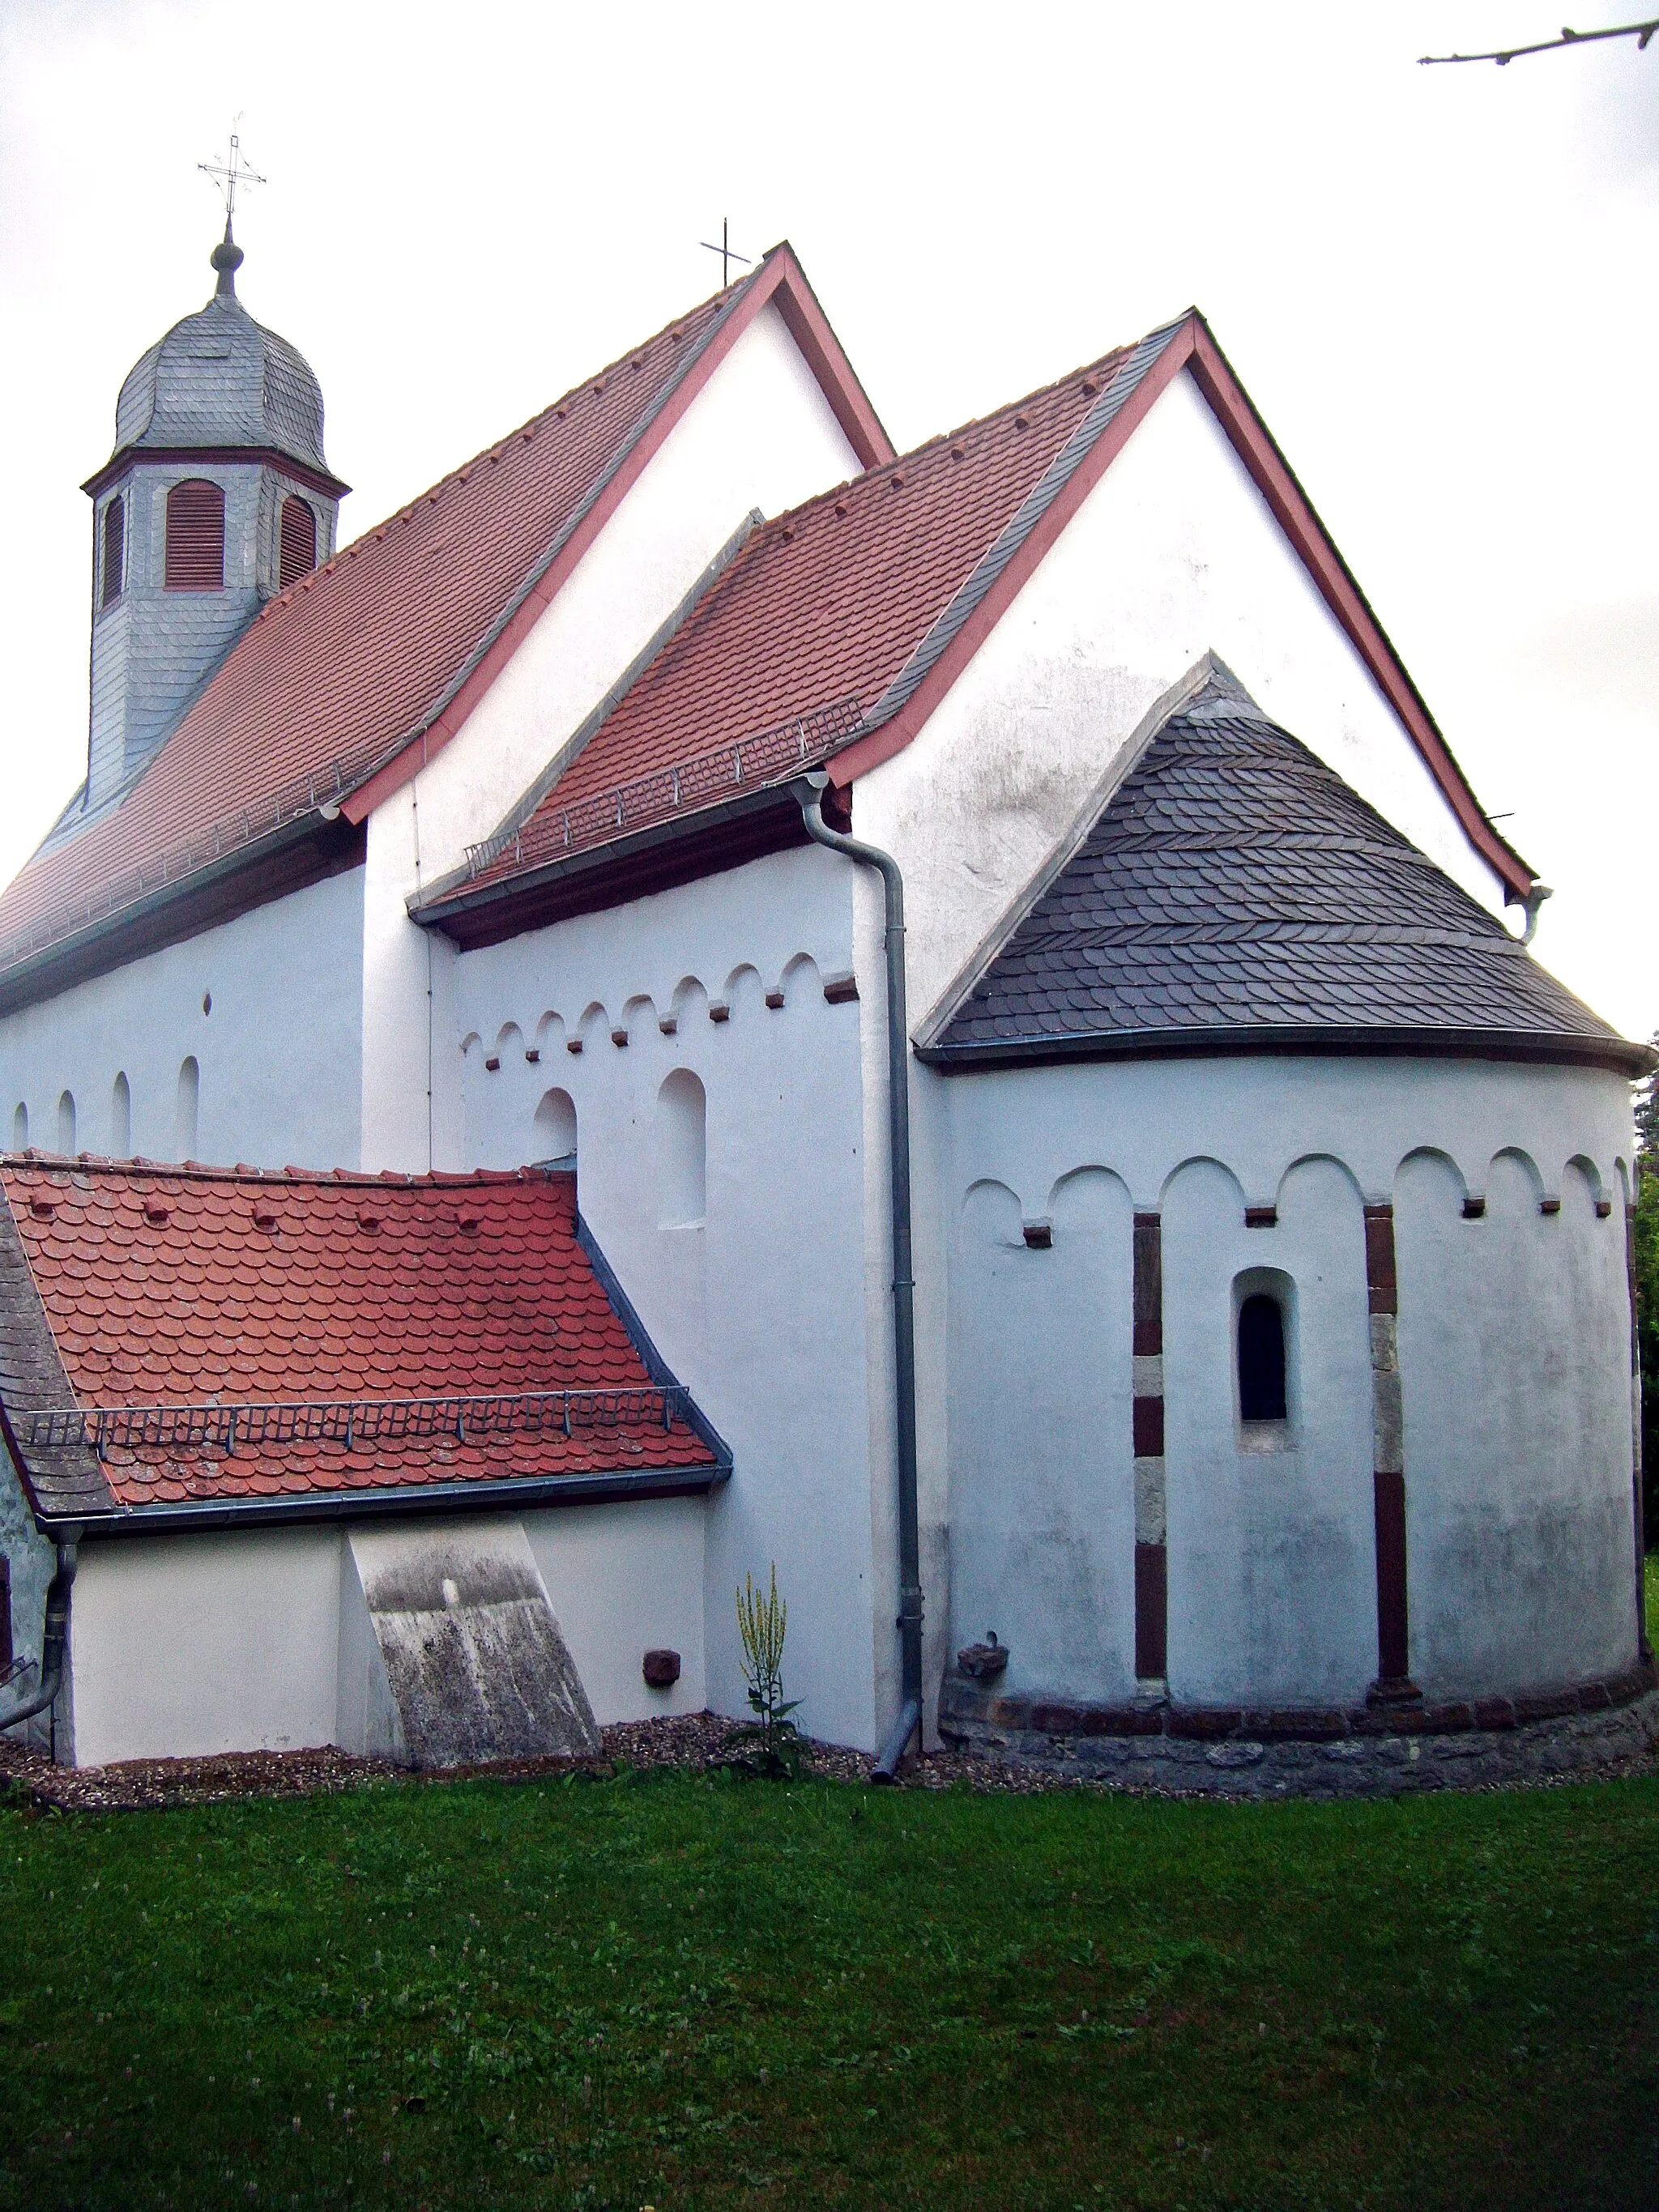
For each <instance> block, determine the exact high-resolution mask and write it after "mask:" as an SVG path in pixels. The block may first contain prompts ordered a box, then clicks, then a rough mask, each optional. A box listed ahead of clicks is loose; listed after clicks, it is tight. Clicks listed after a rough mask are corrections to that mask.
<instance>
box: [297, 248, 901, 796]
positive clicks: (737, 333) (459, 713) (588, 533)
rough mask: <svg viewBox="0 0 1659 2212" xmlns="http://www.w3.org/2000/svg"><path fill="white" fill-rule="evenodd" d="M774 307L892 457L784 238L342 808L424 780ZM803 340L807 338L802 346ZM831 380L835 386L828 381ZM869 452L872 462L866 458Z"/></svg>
mask: <svg viewBox="0 0 1659 2212" xmlns="http://www.w3.org/2000/svg"><path fill="white" fill-rule="evenodd" d="M772 304H776V306H777V307H778V311H779V313H780V314H781V317H782V318H783V320H784V323H785V325H786V327H787V329H788V330H789V332H790V335H791V337H793V338H794V340H795V343H796V344H797V345H798V346H799V348H800V349H801V352H802V355H803V357H804V358H805V361H806V362H807V366H808V367H809V368H811V371H812V373H813V375H814V377H815V379H816V380H817V382H818V385H819V388H820V389H821V390H822V391H823V395H824V398H825V399H826V401H827V402H828V404H829V408H830V410H831V412H832V413H834V415H835V416H836V421H837V422H839V423H840V424H841V427H842V433H843V435H845V436H846V438H847V440H848V444H849V445H851V446H852V447H853V450H854V453H855V454H857V455H858V457H859V459H860V462H861V463H862V465H863V466H864V467H866V468H870V467H872V466H874V465H876V464H877V463H878V461H883V460H890V459H893V447H892V443H891V441H890V439H889V438H888V436H887V433H886V431H885V430H884V428H883V427H882V424H881V421H880V418H879V417H878V416H877V414H876V412H875V410H874V409H873V408H872V406H871V404H870V402H869V399H868V398H867V397H866V394H865V392H864V387H863V386H862V385H861V384H860V382H859V380H858V377H857V374H855V372H854V368H853V365H852V362H850V361H849V360H848V357H847V355H846V353H845V351H844V350H843V349H842V345H841V343H840V341H839V339H837V338H836V335H835V332H834V331H833V330H832V329H831V328H830V326H829V320H828V319H827V318H826V317H825V315H824V313H823V309H822V307H819V305H818V303H817V297H816V295H814V294H813V291H812V289H811V285H810V284H809V283H807V281H806V275H805V270H803V269H802V268H801V265H800V264H799V261H798V260H797V259H796V258H795V253H794V249H793V247H792V246H790V245H789V243H788V241H787V240H784V241H783V242H782V243H781V244H780V245H778V246H773V247H772V248H771V249H770V250H769V252H768V253H767V254H766V255H765V257H764V258H763V260H762V262H761V264H760V266H759V268H757V270H755V272H754V273H753V275H752V276H748V277H746V278H744V281H743V282H742V283H740V284H739V285H738V286H737V287H736V288H735V289H734V290H733V292H732V297H731V299H730V300H729V301H727V302H726V306H725V307H722V308H721V310H720V313H719V314H718V315H716V316H715V318H714V320H713V322H712V323H710V325H709V326H708V329H707V330H706V331H704V332H703V334H702V337H700V338H699V339H698V340H697V341H696V344H695V345H694V346H693V347H692V348H691V349H690V352H689V353H688V354H687V356H686V358H685V359H684V362H681V364H680V367H679V369H678V373H677V374H676V375H675V376H674V377H673V378H672V380H671V381H670V382H669V383H668V384H667V385H666V386H665V387H664V389H663V391H662V392H661V393H660V394H659V397H658V398H657V399H656V401H655V402H654V403H653V405H652V406H651V407H650V408H649V409H647V411H646V413H645V414H644V415H643V416H641V419H640V421H639V422H636V423H635V426H634V428H633V429H632V430H631V431H630V432H629V435H628V436H627V437H626V438H625V439H624V440H623V443H622V445H621V446H620V447H619V448H618V449H617V452H616V453H614V454H613V455H612V457H611V461H610V463H609V464H608V465H607V466H606V467H605V469H604V471H602V472H601V473H600V475H599V477H598V479H597V480H596V481H595V482H594V483H592V485H591V486H590V487H589V489H588V490H587V492H586V495H584V497H583V498H582V499H581V501H580V502H579V503H578V505H577V507H576V509H575V511H574V513H573V514H572V515H571V516H570V517H569V519H568V521H567V522H566V523H565V526H564V527H563V529H562V530H561V531H560V532H559V534H558V536H557V537H556V538H555V539H554V541H553V544H551V545H550V547H549V549H548V550H547V552H546V554H545V555H544V556H543V558H542V559H541V560H540V561H539V562H537V564H536V566H535V567H534V568H532V570H531V572H530V574H528V575H527V576H526V578H525V579H524V580H523V582H522V583H521V584H520V586H519V588H518V590H517V591H516V592H514V593H513V596H512V598H511V599H509V600H508V601H507V605H506V606H505V607H504V608H503V609H502V611H501V613H500V614H499V615H498V616H497V617H496V619H495V622H494V623H492V624H491V626H490V628H489V631H488V633H487V634H486V635H484V636H483V638H482V639H480V640H479V641H478V642H477V645H475V646H474V647H473V649H472V651H471V653H469V654H468V655H467V657H466V659H465V660H464V661H463V663H462V665H461V666H460V668H459V670H458V671H456V672H455V674H454V675H453V677H452V678H451V679H450V681H449V682H448V684H446V686H445V687H444V689H443V690H442V692H441V694H440V695H439V696H438V698H437V699H436V700H435V702H433V704H432V706H431V707H430V708H428V710H427V711H426V712H425V713H424V714H422V716H421V718H420V720H419V721H417V722H416V724H415V725H414V726H412V727H410V729H408V730H406V731H405V732H404V734H403V735H402V736H401V737H400V738H398V739H397V740H396V741H395V743H393V744H391V745H389V746H388V747H387V748H386V751H385V753H384V754H383V755H382V757H381V758H380V761H378V762H377V763H375V764H374V766H372V767H371V768H369V769H368V770H367V771H366V772H365V774H364V775H363V776H362V778H361V779H360V780H359V781H358V783H357V784H356V787H355V788H354V789H353V790H352V791H351V792H350V793H349V794H348V795H347V796H346V798H345V799H343V802H342V805H341V811H342V812H343V813H344V814H345V815H346V816H347V817H348V818H349V820H351V821H353V822H362V821H363V820H365V819H366V818H367V817H368V816H369V815H370V814H372V813H373V812H374V809H375V808H376V807H377V806H380V805H383V804H384V803H385V801H386V799H389V798H390V797H391V796H392V793H394V792H395V791H397V790H398V789H399V788H400V787H402V786H403V785H404V783H406V782H408V781H409V780H410V777H411V776H413V775H417V774H418V773H419V771H420V770H421V769H422V768H424V767H425V766H426V764H427V763H428V761H429V760H431V759H432V757H434V755H435V754H436V753H438V752H441V750H443V748H444V746H445V745H446V744H448V742H449V740H450V739H451V738H453V737H454V736H455V735H456V733H457V732H459V729H460V728H461V726H462V725H463V724H464V723H465V721H466V720H467V718H468V716H469V715H471V713H472V712H473V709H474V708H476V707H477V704H478V702H480V700H481V699H483V696H484V694H485V693H486V692H487V691H488V690H489V688H490V686H491V685H492V684H494V682H495V678H496V677H497V676H498V675H499V674H500V673H501V670H502V669H503V668H504V667H505V666H506V665H507V662H508V661H509V660H510V659H512V657H513V653H515V652H516V651H517V650H518V648H519V647H520V644H521V643H522V642H523V641H524V639H525V637H526V635H528V634H529V632H530V630H531V629H533V628H534V626H535V624H536V623H537V622H538V620H539V619H540V617H541V615H542V614H543V612H544V611H545V609H546V608H547V607H548V606H549V605H550V604H551V602H552V601H553V599H556V597H557V595H558V593H559V592H560V591H561V590H562V588H563V586H564V585H565V583H566V582H567V581H568V579H569V577H570V575H571V574H573V572H574V570H575V568H577V566H578V565H579V563H580V562H581V561H582V559H583V558H584V556H586V553H587V551H588V550H589V549H590V547H591V546H592V544H593V543H594V541H595V539H596V538H598V537H599V533H600V532H601V531H602V530H603V529H604V528H605V525H606V523H607V522H609V521H610V520H611V516H612V515H613V514H614V513H616V511H617V508H618V507H620V506H621V505H622V503H623V500H624V499H625V498H626V497H627V495H628V494H629V492H630V491H631V490H632V489H633V488H634V486H635V484H636V483H638V481H639V479H640V478H641V476H643V474H644V473H645V471H646V469H647V466H648V465H649V464H650V463H651V461H652V460H653V459H654V458H655V457H656V455H657V453H659V451H660V450H661V448H662V447H663V446H664V445H665V443H666V441H667V439H668V436H669V434H670V432H671V430H673V429H674V428H675V427H676V426H677V425H678V422H680V420H681V419H682V417H683V416H684V414H685V413H686V411H687V410H688V409H689V408H690V405H691V404H692V402H693V401H694V400H695V399H696V398H697V397H698V396H699V394H700V393H701V392H702V391H703V390H704V388H705V387H706V386H707V385H708V381H709V379H710V378H711V377H712V376H713V374H714V371H715V369H716V368H719V367H720V363H721V362H723V361H724V360H725V359H726V356H727V355H728V354H729V353H730V352H731V350H732V347H733V346H734V345H735V344H736V343H737V341H738V338H739V337H742V335H743V333H744V331H746V330H747V329H748V328H749V327H750V325H751V324H752V323H753V322H754V320H755V319H756V318H757V316H758V315H759V313H761V311H762V309H763V308H764V307H768V306H770V305H772ZM803 334H805V342H804V341H803ZM826 377H828V379H829V383H828V384H827V385H826V384H825V378H826ZM855 434H856V435H855ZM866 448H867V457H866Z"/></svg>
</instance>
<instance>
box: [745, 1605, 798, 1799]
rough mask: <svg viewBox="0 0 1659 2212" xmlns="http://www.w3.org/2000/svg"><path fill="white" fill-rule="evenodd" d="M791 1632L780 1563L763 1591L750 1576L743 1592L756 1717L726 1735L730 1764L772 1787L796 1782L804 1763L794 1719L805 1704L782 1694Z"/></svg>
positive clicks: (747, 1665)
mask: <svg viewBox="0 0 1659 2212" xmlns="http://www.w3.org/2000/svg"><path fill="white" fill-rule="evenodd" d="M788 1627H789V1607H788V1606H787V1604H786V1603H785V1601H783V1599H782V1598H781V1597H780V1596H779V1595H778V1570H777V1563H776V1561H774V1562H773V1565H772V1572H771V1579H770V1582H769V1585H768V1587H767V1589H765V1590H758V1589H756V1587H755V1577H753V1575H751V1574H745V1575H744V1578H743V1588H742V1589H740V1590H739V1591H738V1635H739V1636H740V1637H741V1638H742V1639H743V1671H744V1678H745V1680H747V1682H748V1684H749V1710H750V1712H751V1713H753V1714H754V1716H755V1717H754V1719H753V1720H752V1721H748V1722H745V1723H744V1724H743V1725H742V1726H741V1727H739V1728H735V1729H732V1733H731V1735H728V1736H727V1738H726V1752H727V1753H728V1757H727V1760H726V1764H727V1765H729V1766H732V1767H733V1768H735V1769H736V1770H738V1771H739V1772H741V1773H744V1774H757V1775H762V1776H764V1777H765V1778H766V1779H767V1780H768V1781H773V1782H779V1781H787V1782H793V1780H794V1779H795V1778H796V1776H797V1775H799V1773H800V1771H801V1768H802V1765H803V1764H804V1759H803V1756H802V1750H801V1741H800V1736H799V1733H798V1732H797V1730H796V1728H795V1723H793V1721H792V1720H791V1719H790V1717H789V1716H790V1714H791V1713H793V1711H795V1710H796V1708H797V1706H799V1704H800V1699H799V1698H786V1697H785V1696H784V1694H783V1639H784V1637H785V1635H786V1634H787V1632H788Z"/></svg>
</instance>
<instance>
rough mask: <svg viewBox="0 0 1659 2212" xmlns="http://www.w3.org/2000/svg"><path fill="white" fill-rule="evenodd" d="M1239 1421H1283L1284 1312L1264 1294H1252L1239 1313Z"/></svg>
mask: <svg viewBox="0 0 1659 2212" xmlns="http://www.w3.org/2000/svg"><path fill="white" fill-rule="evenodd" d="M1238 1417H1239V1419H1240V1420H1242V1421H1282V1420H1284V1419H1285V1309H1284V1308H1283V1307H1282V1306H1281V1305H1280V1304H1279V1300H1278V1299H1277V1298H1275V1297H1269V1296H1268V1294H1267V1291H1251V1293H1250V1295H1249V1297H1247V1298H1246V1299H1245V1300H1244V1302H1243V1304H1242V1305H1241V1306H1240V1307H1239V1309H1238Z"/></svg>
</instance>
